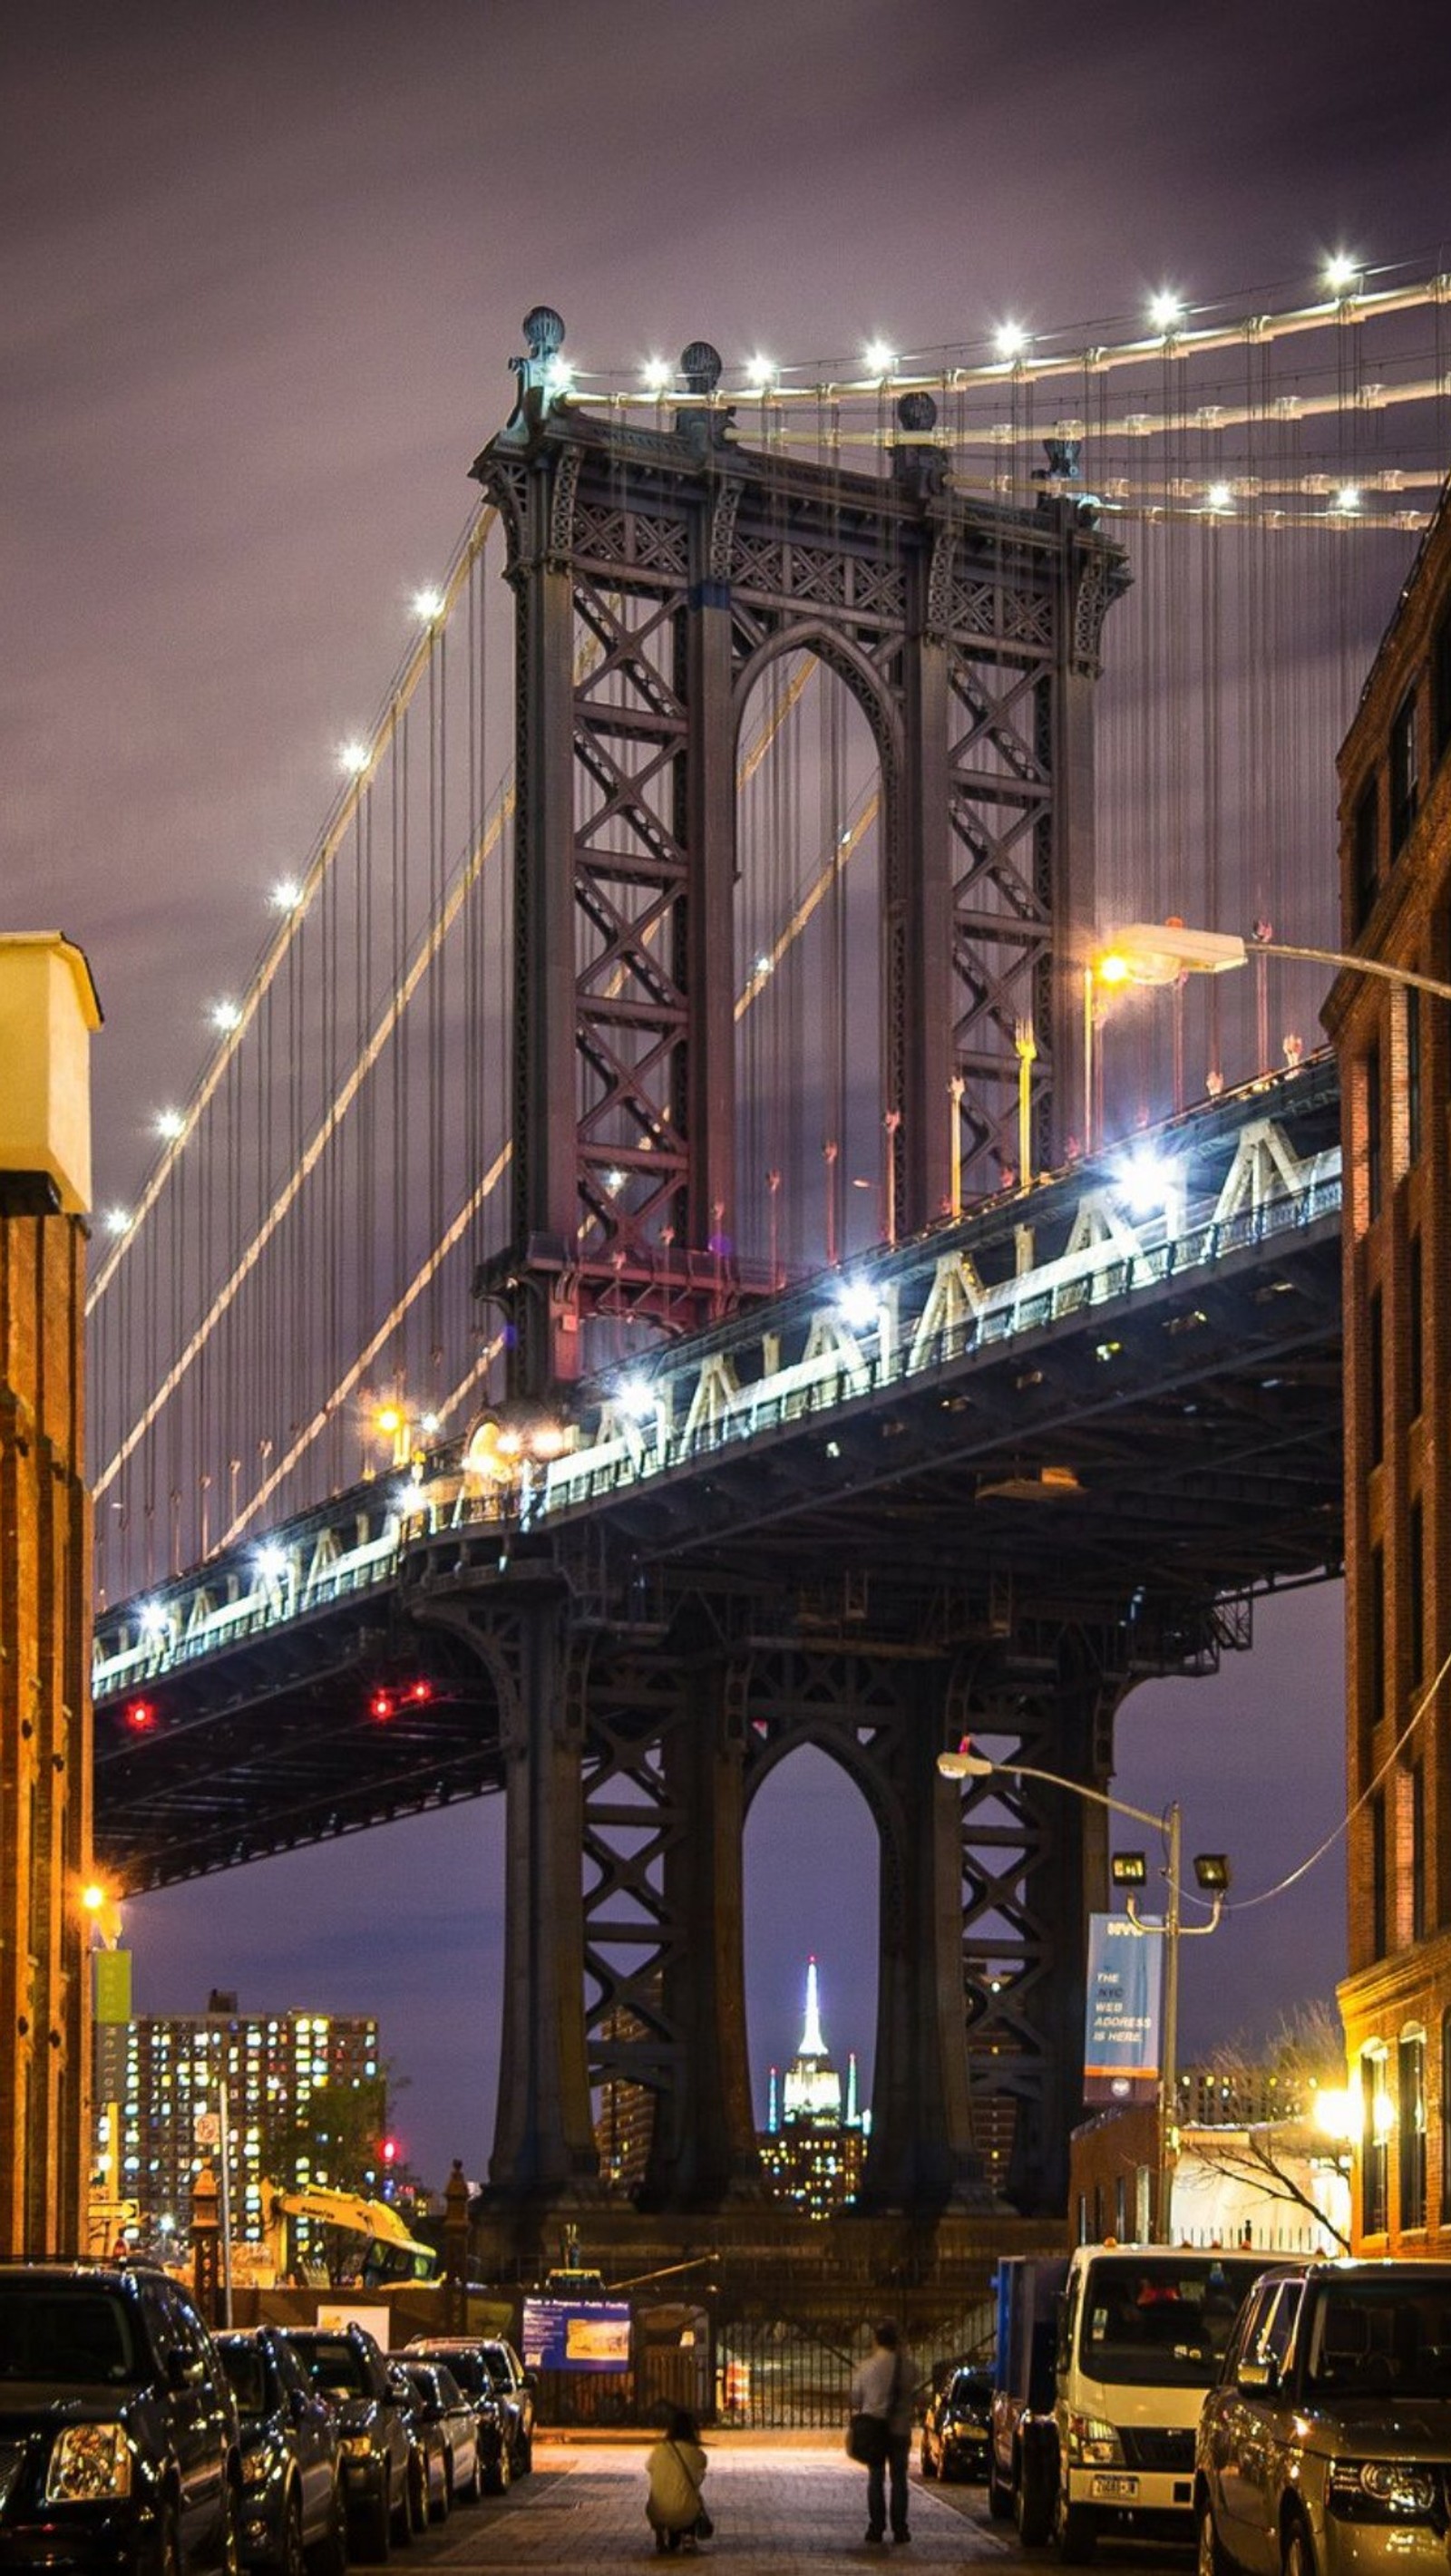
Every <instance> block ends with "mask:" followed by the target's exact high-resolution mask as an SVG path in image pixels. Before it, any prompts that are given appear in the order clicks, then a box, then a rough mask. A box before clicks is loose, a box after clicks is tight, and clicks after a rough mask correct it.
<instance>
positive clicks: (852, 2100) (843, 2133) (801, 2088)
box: [761, 1959, 871, 2218]
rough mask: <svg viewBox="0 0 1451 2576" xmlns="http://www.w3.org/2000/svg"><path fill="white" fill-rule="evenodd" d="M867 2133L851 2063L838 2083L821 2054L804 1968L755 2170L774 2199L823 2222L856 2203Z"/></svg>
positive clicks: (816, 2011) (817, 2006)
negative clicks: (793, 2047) (793, 2040)
mask: <svg viewBox="0 0 1451 2576" xmlns="http://www.w3.org/2000/svg"><path fill="white" fill-rule="evenodd" d="M870 2131H871V2113H870V2111H866V2112H863V2111H860V2110H859V2109H858V2107H857V2070H856V2057H855V2055H854V2054H852V2055H849V2056H848V2058H847V2062H846V2086H845V2103H844V2104H843V2088H842V2080H841V2076H840V2075H839V2073H838V2072H837V2069H836V2068H835V2066H834V2065H833V2064H832V2062H831V2059H830V2057H829V2056H828V2054H827V2048H826V2041H825V2038H824V2037H823V2035H822V2028H821V1999H820V1993H819V1989H818V1984H817V1974H816V1961H815V1960H814V1959H808V1960H807V1962H806V2012H805V2017H804V2020H803V2022H802V2027H801V2041H800V2045H799V2047H798V2048H797V2051H796V2054H795V2056H794V2057H793V2058H792V2060H791V2063H790V2065H789V2066H788V2067H787V2069H786V2073H785V2076H784V2078H779V2079H778V2074H777V2070H776V2068H775V2067H774V2066H773V2067H772V2069H771V2079H770V2091H769V2097H768V2107H767V2112H766V2133H765V2136H764V2137H763V2138H762V2140H761V2163H762V2166H763V2167H764V2170H765V2175H766V2180H767V2183H768V2184H769V2186H770V2189H771V2192H772V2194H773V2196H774V2197H775V2198H776V2199H777V2200H785V2201H789V2202H790V2203H791V2205H792V2207H793V2208H796V2209H800V2210H804V2211H805V2212H806V2214H807V2216H808V2217H810V2218H827V2217H829V2216H830V2214H831V2212H832V2211H833V2210H834V2209H839V2208H840V2207H841V2206H842V2204H843V2202H844V2201H848V2200H851V2199H853V2198H854V2197H855V2194H856V2188H857V2184H858V2181H859V2180H860V2177H861V2169H862V2159H863V2156H864V2154H865V2152H866V2141H867V2138H868V2136H869V2134H870Z"/></svg>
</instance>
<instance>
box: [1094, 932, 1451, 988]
mask: <svg viewBox="0 0 1451 2576" xmlns="http://www.w3.org/2000/svg"><path fill="white" fill-rule="evenodd" d="M1252 957H1290V958H1294V959H1296V960H1298V962H1299V963H1301V964H1302V965H1310V966H1334V967H1336V968H1348V969H1349V971H1350V972H1351V973H1352V974H1355V975H1378V976H1379V977H1380V979H1381V981H1382V982H1383V983H1386V984H1414V986H1415V987H1416V990H1417V991H1418V992H1421V993H1434V994H1435V996H1436V999H1437V1000H1438V1001H1441V1002H1451V984H1442V983H1440V982H1438V981H1437V979H1436V977H1435V976H1434V975H1418V974H1416V973H1415V972H1414V971H1413V970H1412V968H1410V967H1409V966H1391V965H1389V964H1387V962H1386V961H1385V959H1384V958H1380V957H1353V956H1351V955H1349V954H1348V952H1347V951H1346V950H1344V949H1340V948H1296V947H1291V946H1289V945H1287V943H1286V942H1285V941H1284V940H1281V939H1241V938H1239V937H1238V936H1237V934H1236V933H1235V932H1233V931H1224V930H1189V929H1186V928H1185V926H1184V924H1183V923H1182V922H1179V921H1162V922H1161V921H1130V922H1127V923H1125V925H1124V927H1123V928H1122V929H1121V930H1113V931H1110V933H1109V935H1108V938H1107V940H1106V942H1105V944H1104V946H1103V948H1102V949H1101V950H1100V951H1099V953H1098V955H1097V957H1096V958H1095V959H1094V960H1093V964H1092V966H1091V968H1090V972H1091V974H1092V975H1093V976H1094V978H1095V980H1096V981H1097V982H1098V983H1100V984H1175V983H1177V982H1178V980H1179V977H1180V976H1181V975H1222V974H1224V973H1225V972H1226V970H1227V969H1229V968H1231V967H1235V966H1247V965H1248V964H1249V961H1250V959H1251V958H1252Z"/></svg>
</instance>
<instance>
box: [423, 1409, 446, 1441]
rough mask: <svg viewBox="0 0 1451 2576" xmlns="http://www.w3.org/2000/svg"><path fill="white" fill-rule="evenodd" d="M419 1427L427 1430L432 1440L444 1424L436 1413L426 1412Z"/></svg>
mask: <svg viewBox="0 0 1451 2576" xmlns="http://www.w3.org/2000/svg"><path fill="white" fill-rule="evenodd" d="M418 1428H419V1430H420V1431H426V1432H427V1434H428V1437H429V1439H430V1440H432V1439H434V1438H436V1436H437V1434H438V1433H439V1432H440V1431H441V1430H442V1429H443V1424H442V1422H441V1421H440V1420H439V1417H438V1415H437V1414H436V1413H425V1415H424V1416H423V1419H422V1421H421V1422H420V1423H419V1426H418Z"/></svg>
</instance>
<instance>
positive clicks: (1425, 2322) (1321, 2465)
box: [1195, 2262, 1451, 2576]
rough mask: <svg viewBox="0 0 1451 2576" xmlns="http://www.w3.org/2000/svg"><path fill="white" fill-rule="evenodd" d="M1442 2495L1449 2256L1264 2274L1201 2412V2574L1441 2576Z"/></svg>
mask: <svg viewBox="0 0 1451 2576" xmlns="http://www.w3.org/2000/svg"><path fill="white" fill-rule="evenodd" d="M1448 2500H1451V2263H1401V2262H1396V2263H1363V2262H1334V2263H1315V2264H1312V2265H1311V2266H1310V2267H1309V2268H1308V2269H1307V2270H1305V2269H1300V2268H1296V2269H1295V2270H1293V2271H1291V2270H1288V2269H1287V2268H1286V2267H1285V2266H1284V2265H1277V2266H1276V2267H1275V2269H1274V2270H1273V2271H1271V2272H1267V2273H1266V2274H1265V2275H1264V2277H1263V2278H1262V2279H1261V2280H1260V2282H1259V2283H1258V2284H1257V2286H1256V2288H1255V2290H1254V2292H1253V2294H1252V2296H1251V2297H1250V2298H1249V2299H1248V2300H1247V2301H1246V2303H1245V2306H1244V2309H1243V2311H1242V2313H1241V2315H1240V2318H1239V2321H1238V2324H1237V2326H1236V2329H1235V2332H1234V2335H1233V2337H1232V2339H1231V2342H1230V2345H1229V2349H1228V2351H1227V2353H1226V2355H1225V2359H1224V2367H1223V2371H1222V2373H1221V2375H1220V2379H1219V2382H1218V2385H1217V2386H1216V2387H1214V2388H1212V2389H1211V2390H1210V2392H1209V2395H1208V2396H1207V2397H1206V2399H1205V2401H1204V2412H1203V2414H1202V2416H1201V2417H1200V2422H1199V2435H1198V2441H1197V2445H1196V2453H1195V2512H1196V2515H1197V2517H1198V2533H1199V2565H1200V2569H1201V2571H1203V2576H1227V2571H1231V2570H1238V2569H1246V2570H1253V2571H1254V2576H1351V2571H1352V2570H1353V2571H1354V2576H1382V2571H1384V2576H1392V2571H1394V2576H1407V2571H1410V2570H1414V2569H1416V2568H1423V2569H1426V2570H1430V2569H1431V2568H1435V2569H1436V2570H1437V2571H1438V2576H1440V2571H1444V2569H1445V2565H1446V2515H1447V2505H1448Z"/></svg>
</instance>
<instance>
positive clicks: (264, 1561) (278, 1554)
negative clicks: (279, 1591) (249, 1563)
mask: <svg viewBox="0 0 1451 2576" xmlns="http://www.w3.org/2000/svg"><path fill="white" fill-rule="evenodd" d="M254 1562H255V1564H256V1568H257V1571H258V1573H259V1574H260V1575H261V1577H262V1580H263V1582H264V1583H280V1582H281V1581H282V1578H283V1576H284V1574H285V1573H286V1572H287V1550H286V1549H285V1548H282V1547H259V1548H258V1550H257V1554H256V1558H255V1560H254Z"/></svg>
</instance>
